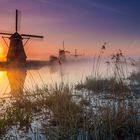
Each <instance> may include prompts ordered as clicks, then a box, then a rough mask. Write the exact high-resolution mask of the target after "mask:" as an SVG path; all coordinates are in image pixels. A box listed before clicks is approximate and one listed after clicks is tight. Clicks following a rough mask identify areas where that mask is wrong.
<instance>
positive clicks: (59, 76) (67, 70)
mask: <svg viewBox="0 0 140 140" xmlns="http://www.w3.org/2000/svg"><path fill="white" fill-rule="evenodd" d="M106 62H107V59H106V58H103V59H102V60H101V62H100V66H99V68H98V69H97V68H96V67H97V66H96V64H95V60H94V58H90V59H74V60H71V61H67V62H65V63H62V64H59V63H58V62H54V63H52V64H51V65H49V66H45V67H42V68H40V69H38V70H25V69H10V70H7V71H0V97H3V96H9V95H10V93H12V92H15V91H14V90H17V91H19V92H21V91H22V90H23V91H22V92H24V91H26V90H34V89H35V87H39V88H42V87H43V86H44V85H51V84H55V83H58V84H59V83H61V82H64V83H69V84H76V83H78V82H81V81H84V80H85V78H86V77H87V76H90V77H91V76H93V77H94V76H95V73H96V74H98V77H111V76H112V75H113V66H112V65H111V64H110V65H108V64H107V63H106ZM133 70H134V67H132V66H131V65H129V64H128V65H124V71H125V73H126V75H129V74H130V73H131V72H132V71H133ZM95 71H96V72H95Z"/></svg>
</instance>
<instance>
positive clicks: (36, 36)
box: [21, 34, 44, 38]
mask: <svg viewBox="0 0 140 140" xmlns="http://www.w3.org/2000/svg"><path fill="white" fill-rule="evenodd" d="M21 36H26V37H35V38H44V36H38V35H28V34H21Z"/></svg>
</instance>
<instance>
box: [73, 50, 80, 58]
mask: <svg viewBox="0 0 140 140" xmlns="http://www.w3.org/2000/svg"><path fill="white" fill-rule="evenodd" d="M72 56H74V57H75V58H77V57H79V56H82V54H78V53H77V49H75V53H74V54H72Z"/></svg>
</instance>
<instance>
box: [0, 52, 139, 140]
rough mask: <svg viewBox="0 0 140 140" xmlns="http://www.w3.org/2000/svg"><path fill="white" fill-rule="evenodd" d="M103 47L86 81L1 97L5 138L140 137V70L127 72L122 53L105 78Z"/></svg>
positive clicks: (116, 139)
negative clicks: (103, 74) (10, 96)
mask: <svg viewBox="0 0 140 140" xmlns="http://www.w3.org/2000/svg"><path fill="white" fill-rule="evenodd" d="M102 51H103V50H101V52H100V53H99V56H98V57H97V59H96V60H95V61H94V71H93V74H92V75H91V76H89V77H87V78H86V79H85V81H82V82H80V83H78V84H74V85H70V84H65V83H64V82H62V83H61V84H59V85H57V84H54V85H51V86H47V85H44V86H43V87H42V88H41V89H40V88H38V87H36V89H35V90H34V91H29V90H27V91H25V92H24V94H20V93H19V94H16V96H14V97H12V98H10V99H9V98H8V99H7V98H5V99H4V98H3V99H1V100H0V104H1V107H0V110H1V111H0V139H2V140H4V139H8V140H10V139H11V140H22V139H27V140H30V139H32V140H138V139H140V110H139V107H140V101H139V99H140V95H139V91H140V71H139V70H138V71H136V72H133V73H131V74H130V75H129V76H128V74H127V73H126V69H125V68H126V66H125V65H126V63H122V62H123V61H125V62H126V60H125V58H124V57H123V55H122V52H121V51H119V52H118V53H116V54H114V55H113V56H112V59H111V60H112V62H113V68H114V70H113V72H114V74H113V75H112V76H108V77H103V78H102V77H100V76H99V75H100V74H99V71H98V70H99V67H100V58H101V54H102ZM13 95H14V93H13Z"/></svg>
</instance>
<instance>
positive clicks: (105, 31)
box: [0, 0, 140, 59]
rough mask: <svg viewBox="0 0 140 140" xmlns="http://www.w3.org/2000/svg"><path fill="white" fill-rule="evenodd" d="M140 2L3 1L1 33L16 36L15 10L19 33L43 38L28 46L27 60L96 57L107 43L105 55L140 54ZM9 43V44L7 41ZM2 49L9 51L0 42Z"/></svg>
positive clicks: (100, 0)
mask: <svg viewBox="0 0 140 140" xmlns="http://www.w3.org/2000/svg"><path fill="white" fill-rule="evenodd" d="M139 7H140V1H139V0H0V32H9V33H14V31H15V9H18V10H20V15H21V16H20V18H19V22H20V24H19V25H20V26H19V33H27V34H35V35H43V36H44V39H43V40H38V39H31V40H30V41H29V42H28V43H27V45H26V46H25V50H26V53H27V56H28V58H29V59H30V58H31V59H48V57H49V56H50V55H58V50H59V49H60V48H62V42H63V41H64V42H65V48H66V50H69V51H71V53H74V49H75V48H76V49H77V50H78V53H80V54H83V53H84V54H86V55H87V56H88V55H94V54H95V53H97V52H98V51H99V50H100V48H101V46H102V45H103V44H104V42H107V45H106V54H107V55H110V54H111V53H114V52H116V51H117V50H119V49H121V50H122V51H123V52H124V54H125V55H130V56H139V54H140V9H139ZM7 42H8V43H9V40H8V39H7ZM0 47H2V48H4V51H5V53H6V52H7V47H6V45H5V43H4V41H3V40H2V39H0Z"/></svg>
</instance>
